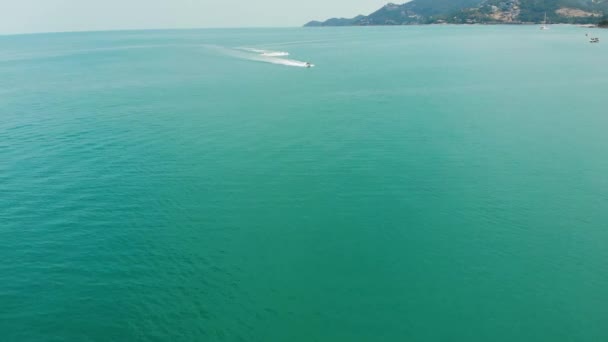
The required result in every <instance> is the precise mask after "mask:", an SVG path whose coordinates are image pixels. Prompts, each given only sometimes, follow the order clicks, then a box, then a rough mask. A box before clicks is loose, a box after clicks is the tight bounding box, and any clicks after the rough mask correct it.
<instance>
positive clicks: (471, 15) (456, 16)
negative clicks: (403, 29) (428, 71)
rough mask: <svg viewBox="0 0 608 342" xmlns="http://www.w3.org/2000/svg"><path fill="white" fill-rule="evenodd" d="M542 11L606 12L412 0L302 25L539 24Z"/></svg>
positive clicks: (577, 16)
mask: <svg viewBox="0 0 608 342" xmlns="http://www.w3.org/2000/svg"><path fill="white" fill-rule="evenodd" d="M545 14H546V16H547V20H548V21H549V22H550V23H581V24H587V23H598V22H599V21H600V18H602V17H603V16H604V15H608V0H413V1H410V2H408V3H405V4H401V5H398V4H393V3H389V4H387V5H385V6H383V7H382V8H380V9H379V10H377V11H376V12H374V13H372V14H370V15H367V16H358V17H356V18H352V19H329V20H327V21H324V22H320V21H313V22H310V23H308V24H306V25H305V26H345V25H359V26H366V25H409V24H433V23H455V24H465V23H469V24H473V23H489V24H491V23H513V24H517V23H540V22H542V21H543V20H544V17H545Z"/></svg>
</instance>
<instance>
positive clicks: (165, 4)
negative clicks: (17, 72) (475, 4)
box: [0, 0, 405, 34]
mask: <svg viewBox="0 0 608 342" xmlns="http://www.w3.org/2000/svg"><path fill="white" fill-rule="evenodd" d="M388 1H389V0H0V34H10V33H26V32H51V31H80V30H110V29H142V28H192V27H249V26H268V27H273V26H300V25H303V24H304V23H306V22H307V21H309V20H313V19H327V18H329V17H335V16H339V17H342V16H344V17H350V16H355V15H357V14H369V13H371V12H373V11H374V10H376V9H378V8H380V7H381V6H382V5H384V4H385V3H386V2H388ZM400 2H405V0H404V1H400Z"/></svg>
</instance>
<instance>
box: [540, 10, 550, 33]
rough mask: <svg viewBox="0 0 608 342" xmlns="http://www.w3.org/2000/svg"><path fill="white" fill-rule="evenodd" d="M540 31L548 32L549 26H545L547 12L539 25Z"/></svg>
mask: <svg viewBox="0 0 608 342" xmlns="http://www.w3.org/2000/svg"><path fill="white" fill-rule="evenodd" d="M540 29H541V30H548V29H549V26H547V12H545V20H543V24H542V25H540Z"/></svg>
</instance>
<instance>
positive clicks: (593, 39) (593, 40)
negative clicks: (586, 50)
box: [589, 37, 600, 43]
mask: <svg viewBox="0 0 608 342" xmlns="http://www.w3.org/2000/svg"><path fill="white" fill-rule="evenodd" d="M599 42H600V39H599V38H595V37H591V38H589V43H599Z"/></svg>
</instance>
